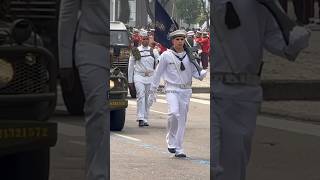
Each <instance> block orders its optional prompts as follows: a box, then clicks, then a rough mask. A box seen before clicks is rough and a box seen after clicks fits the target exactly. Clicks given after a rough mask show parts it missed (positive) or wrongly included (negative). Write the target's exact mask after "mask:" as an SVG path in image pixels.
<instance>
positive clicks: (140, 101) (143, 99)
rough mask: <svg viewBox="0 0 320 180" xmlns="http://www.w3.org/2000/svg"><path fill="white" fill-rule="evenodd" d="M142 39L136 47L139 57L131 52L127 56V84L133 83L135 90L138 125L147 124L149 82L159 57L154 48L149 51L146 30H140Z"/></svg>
mask: <svg viewBox="0 0 320 180" xmlns="http://www.w3.org/2000/svg"><path fill="white" fill-rule="evenodd" d="M139 34H140V36H141V39H142V42H141V45H140V46H138V47H137V49H138V51H139V52H140V55H141V59H139V60H137V59H135V56H134V55H132V54H131V56H130V58H129V67H128V83H129V86H130V85H131V86H132V85H133V84H132V83H134V86H135V89H136V92H137V121H138V122H139V126H148V116H149V109H150V107H148V104H147V102H148V95H149V94H148V92H149V91H150V84H151V82H152V77H153V74H154V70H155V66H156V64H157V60H158V58H159V54H158V52H157V51H156V50H153V53H152V52H151V48H150V46H149V45H148V44H149V37H148V32H147V31H144V30H142V31H140V33H139Z"/></svg>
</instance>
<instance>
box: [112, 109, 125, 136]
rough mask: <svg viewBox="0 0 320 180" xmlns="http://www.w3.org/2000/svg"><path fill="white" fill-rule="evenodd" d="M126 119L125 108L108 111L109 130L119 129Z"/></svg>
mask: <svg viewBox="0 0 320 180" xmlns="http://www.w3.org/2000/svg"><path fill="white" fill-rule="evenodd" d="M125 119H126V110H125V109H120V110H114V111H111V112H110V130H111V131H121V130H122V129H123V126H124V122H125Z"/></svg>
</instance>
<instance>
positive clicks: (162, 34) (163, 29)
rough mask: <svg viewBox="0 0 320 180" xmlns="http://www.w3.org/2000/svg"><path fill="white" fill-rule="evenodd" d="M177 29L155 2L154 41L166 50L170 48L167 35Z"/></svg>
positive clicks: (175, 24)
mask: <svg viewBox="0 0 320 180" xmlns="http://www.w3.org/2000/svg"><path fill="white" fill-rule="evenodd" d="M177 29H179V27H178V24H177V23H176V22H175V21H174V20H173V19H172V18H170V16H169V15H168V13H167V12H166V10H165V9H164V8H163V7H162V5H161V4H160V3H159V2H158V0H156V2H155V36H154V40H155V41H156V42H158V43H160V44H162V45H163V46H165V47H166V48H170V47H171V41H170V38H169V33H170V32H172V31H175V30H177Z"/></svg>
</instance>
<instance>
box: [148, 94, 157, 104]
mask: <svg viewBox="0 0 320 180" xmlns="http://www.w3.org/2000/svg"><path fill="white" fill-rule="evenodd" d="M155 102H157V94H156V93H155V92H151V93H150V94H149V96H148V107H151V106H152V104H153V103H155Z"/></svg>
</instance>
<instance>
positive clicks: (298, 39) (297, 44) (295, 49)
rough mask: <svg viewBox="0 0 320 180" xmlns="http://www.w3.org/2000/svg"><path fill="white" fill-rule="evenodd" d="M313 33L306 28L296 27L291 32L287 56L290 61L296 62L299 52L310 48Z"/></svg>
mask: <svg viewBox="0 0 320 180" xmlns="http://www.w3.org/2000/svg"><path fill="white" fill-rule="evenodd" d="M310 36H311V32H310V31H309V30H308V29H306V28H305V27H301V26H295V27H294V28H293V29H292V31H290V36H289V45H288V47H287V49H286V56H287V58H288V60H289V61H294V60H295V59H296V57H297V56H298V54H299V52H300V51H301V50H302V49H304V48H306V47H308V45H309V39H310Z"/></svg>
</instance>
